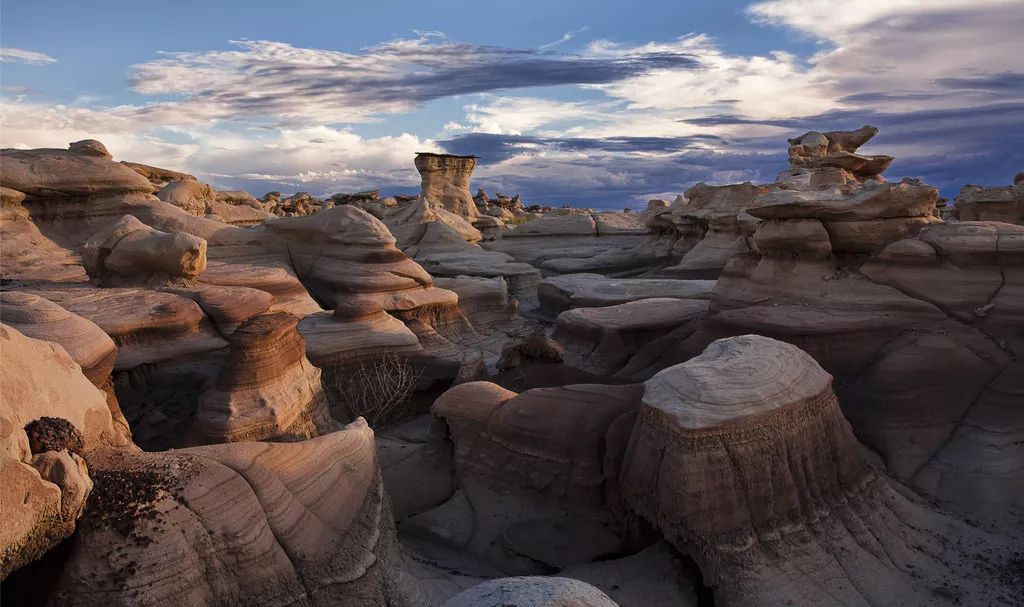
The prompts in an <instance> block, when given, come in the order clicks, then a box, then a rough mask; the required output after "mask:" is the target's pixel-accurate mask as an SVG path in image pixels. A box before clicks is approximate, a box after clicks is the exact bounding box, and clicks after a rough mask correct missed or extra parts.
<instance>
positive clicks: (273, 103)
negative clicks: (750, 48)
mask: <svg viewBox="0 0 1024 607" xmlns="http://www.w3.org/2000/svg"><path fill="white" fill-rule="evenodd" d="M235 45H236V46H238V47H240V48H239V49H238V50H230V51H208V52H201V53H173V54H170V56H169V58H167V59H162V60H159V61H153V62H149V63H144V64H142V65H138V66H136V67H135V69H134V72H133V74H132V85H133V87H134V88H135V89H136V90H138V91H140V92H144V93H159V94H175V93H176V94H181V95H184V96H185V99H184V100H183V101H178V102H174V103H175V104H176V105H177V106H186V107H187V106H194V109H195V113H197V114H200V113H201V114H204V115H209V116H210V117H213V118H239V119H240V118H246V119H249V118H253V117H254V116H261V115H262V116H276V117H303V118H309V117H314V116H315V117H318V118H320V119H322V120H324V121H325V122H331V121H332V120H338V121H346V120H353V119H358V118H360V117H362V118H366V117H368V116H373V115H379V114H386V113H394V112H401V111H407V110H409V109H411V108H414V107H415V106H417V105H419V104H421V103H424V102H427V101H432V100H435V99H441V98H445V97H451V96H455V95H466V94H473V93H485V92H489V91H498V90H505V89H519V88H529V87H542V86H557V85H570V84H577V85H593V84H608V83H611V82H616V81H619V80H623V79H626V78H631V77H635V76H637V75H640V74H643V73H646V72H648V71H650V70H655V69H697V68H699V66H700V63H699V61H698V60H697V59H696V58H695V57H694V56H692V55H689V54H686V53H677V52H664V51H658V52H645V51H635V52H629V53H622V54H617V55H613V56H600V57H594V56H581V55H568V54H559V53H556V52H553V51H545V50H540V49H516V48H504V47H497V46H484V45H473V44H461V43H454V42H449V41H447V40H437V39H432V38H421V39H417V40H399V41H395V42H391V43H387V44H383V45H378V46H374V47H370V48H368V49H365V50H364V51H363V52H362V53H359V54H350V53H341V52H337V51H327V50H319V49H302V48H296V47H293V46H291V45H289V44H285V43H281V42H269V41H248V40H245V41H238V42H235ZM179 109H180V108H179Z"/></svg>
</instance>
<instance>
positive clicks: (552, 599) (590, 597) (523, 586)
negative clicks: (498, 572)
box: [441, 576, 618, 607]
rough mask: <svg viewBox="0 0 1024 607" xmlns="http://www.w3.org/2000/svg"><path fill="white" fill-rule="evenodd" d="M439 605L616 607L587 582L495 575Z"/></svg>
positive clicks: (555, 578)
mask: <svg viewBox="0 0 1024 607" xmlns="http://www.w3.org/2000/svg"><path fill="white" fill-rule="evenodd" d="M441 607H618V603H616V602H615V601H613V600H611V599H610V598H608V595H607V594H605V593H603V592H601V591H600V590H598V589H597V588H595V587H593V586H591V585H590V584H588V583H586V582H581V581H579V580H574V579H572V578H565V577H542V576H524V577H509V578H498V579H496V580H491V581H489V582H484V583H483V584H478V585H476V586H473V587H472V588H469V589H468V590H463V591H462V592H461V593H459V594H458V595H456V596H454V597H452V598H450V599H448V600H447V601H445V602H444V603H442V605H441Z"/></svg>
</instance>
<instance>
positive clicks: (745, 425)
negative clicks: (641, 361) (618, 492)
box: [622, 335, 1014, 605]
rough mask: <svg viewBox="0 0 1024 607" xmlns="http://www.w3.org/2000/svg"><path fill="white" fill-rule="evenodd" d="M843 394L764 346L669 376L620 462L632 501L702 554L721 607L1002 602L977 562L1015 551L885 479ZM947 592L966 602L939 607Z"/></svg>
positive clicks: (952, 599)
mask: <svg viewBox="0 0 1024 607" xmlns="http://www.w3.org/2000/svg"><path fill="white" fill-rule="evenodd" d="M831 384H832V377H831V376H830V375H829V374H828V373H826V372H825V371H824V370H823V369H822V368H821V367H820V366H818V364H817V363H816V362H815V361H814V359H812V358H811V357H810V356H808V355H807V354H806V353H804V352H801V351H800V350H799V349H797V348H796V347H794V346H792V345H789V344H785V343H782V342H778V341H775V340H772V339H768V338H765V337H760V336H755V335H746V336H740V337H733V338H729V339H723V340H718V341H715V342H713V343H712V344H711V345H709V346H708V348H707V349H706V350H705V351H704V352H703V353H702V354H701V355H700V356H697V357H695V358H693V359H691V360H689V361H687V362H685V363H682V364H680V365H677V366H675V367H671V368H669V369H665V370H664V371H661V372H660V373H658V374H657V375H655V376H654V377H653V378H651V379H650V380H648V381H647V382H646V384H645V387H644V396H643V405H642V407H641V409H640V413H639V415H638V417H637V422H636V425H635V427H634V430H633V434H632V436H631V438H630V444H629V450H628V451H627V453H626V456H625V460H624V462H623V467H622V488H623V489H622V490H623V495H624V499H625V501H626V502H627V503H628V504H630V505H631V506H632V507H634V508H635V509H636V510H637V511H638V512H639V513H641V514H642V515H643V516H644V517H646V518H647V519H648V520H650V521H652V522H653V523H654V524H655V525H657V526H658V528H659V529H661V530H662V531H663V532H664V533H665V534H666V537H667V538H668V539H669V540H670V541H672V542H673V543H674V544H675V545H676V547H677V548H679V549H680V550H683V551H686V552H689V553H690V554H692V555H693V557H694V559H695V560H696V561H697V562H698V563H699V564H700V566H701V570H702V571H703V572H704V575H705V576H706V577H705V579H706V580H707V581H709V582H710V583H711V584H712V585H713V586H714V588H715V596H716V599H717V600H718V601H720V602H722V603H725V604H729V605H765V604H787V603H788V602H791V601H794V600H797V601H808V602H810V603H813V604H850V603H851V602H854V603H856V602H860V603H861V604H865V605H889V604H892V600H893V599H894V598H897V597H898V599H899V602H900V603H901V604H911V605H927V604H959V603H961V602H963V603H965V604H985V603H987V602H989V601H998V600H999V599H998V598H997V597H1000V596H1005V594H1006V593H1007V592H1008V591H1009V590H1008V588H1006V587H1005V586H1002V587H1001V580H999V579H998V578H995V579H993V578H992V577H990V576H991V575H992V574H991V573H990V572H989V573H986V570H987V567H986V566H985V565H984V564H982V563H981V562H979V561H978V560H976V559H978V556H979V555H980V554H984V553H987V554H999V555H1001V556H1000V557H996V558H1002V559H1007V558H1010V557H1009V553H1008V552H1006V551H1007V550H1013V548H1012V547H1013V546H1014V542H1013V541H1009V542H1008V541H1006V539H1005V538H1003V537H1000V536H998V535H988V534H985V533H982V532H978V531H977V530H976V529H973V528H971V527H970V526H968V525H966V524H964V523H962V522H960V521H957V520H955V519H952V518H947V517H945V516H944V515H942V514H939V513H937V512H932V511H929V510H928V507H927V506H925V505H924V504H923V502H918V501H914V500H912V499H908V498H907V497H906V496H905V495H904V494H903V493H901V492H899V491H898V490H895V489H894V488H893V487H892V486H891V485H890V484H889V481H887V480H886V479H884V478H882V477H880V476H878V474H877V473H876V472H875V471H874V470H872V469H871V468H870V467H869V466H868V464H867V462H866V461H865V460H864V458H863V455H862V451H861V449H860V446H859V445H858V443H857V440H856V439H855V438H854V436H853V433H852V431H851V429H850V426H849V424H848V423H847V422H846V420H845V419H843V416H842V414H841V412H840V410H839V406H838V402H837V400H836V397H835V395H834V393H833V392H832V387H831ZM967 538H971V539H970V540H967ZM972 555H973V556H972ZM988 558H990V557H985V560H987V559H988ZM823 578H824V579H828V580H829V582H828V584H827V585H824V586H823V585H821V583H820V582H819V580H820V579H823ZM950 578H955V579H957V580H959V582H958V584H957V587H956V592H955V593H954V594H953V595H952V596H943V595H942V594H941V593H939V594H937V592H936V591H937V589H938V588H941V587H942V586H943V585H947V584H948V582H947V581H946V580H948V579H950ZM985 578H988V579H985ZM867 580H870V583H866V582H867ZM983 580H984V581H983ZM1007 581H1008V580H1007ZM1002 583H1005V582H1002Z"/></svg>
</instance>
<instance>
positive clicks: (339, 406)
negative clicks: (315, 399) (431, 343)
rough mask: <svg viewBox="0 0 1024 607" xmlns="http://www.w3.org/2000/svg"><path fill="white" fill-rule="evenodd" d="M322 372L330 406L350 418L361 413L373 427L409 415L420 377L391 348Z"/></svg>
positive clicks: (405, 360)
mask: <svg viewBox="0 0 1024 607" xmlns="http://www.w3.org/2000/svg"><path fill="white" fill-rule="evenodd" d="M324 375H325V381H324V385H325V387H326V388H327V393H328V395H329V398H330V399H331V408H332V409H336V410H338V412H339V413H343V414H344V415H345V416H346V417H348V418H349V419H350V420H352V419H355V418H357V417H359V416H362V417H363V418H365V419H366V423H368V424H369V425H370V427H372V428H378V427H382V426H385V425H388V424H392V423H394V422H396V421H399V420H402V419H404V418H405V417H408V416H409V415H411V413H412V394H413V392H414V391H415V389H416V384H417V382H418V381H419V379H420V371H418V370H417V369H416V368H415V367H414V366H413V365H412V364H411V363H410V362H409V361H408V360H407V359H405V358H404V357H400V356H398V355H397V354H395V353H394V352H387V353H385V354H384V355H383V356H382V357H380V358H378V359H375V360H373V361H365V362H360V363H359V364H357V365H353V366H344V367H338V368H335V369H332V370H331V371H330V372H329V373H325V374H324Z"/></svg>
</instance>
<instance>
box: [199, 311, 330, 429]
mask: <svg viewBox="0 0 1024 607" xmlns="http://www.w3.org/2000/svg"><path fill="white" fill-rule="evenodd" d="M297 324H298V319H297V318H296V317H294V316H292V315H290V314H286V313H283V312H279V313H276V314H262V315H259V316H255V317H253V318H251V319H249V320H246V321H245V322H243V323H242V324H241V325H239V327H238V328H237V329H235V331H234V332H233V333H232V334H231V336H230V338H229V341H230V343H231V353H230V354H229V355H228V358H227V360H226V361H224V365H223V366H222V367H221V369H220V373H219V374H218V375H217V379H216V380H215V381H214V384H213V388H212V389H211V390H210V391H209V392H207V393H206V394H204V395H203V396H202V397H201V398H200V399H199V411H198V413H197V419H196V428H197V430H198V432H199V433H200V434H201V435H202V436H203V437H204V439H205V441H207V442H216V443H225V442H238V441H245V440H269V439H275V440H303V439H307V438H311V437H314V436H319V435H320V434H323V433H325V432H328V431H330V430H331V429H333V427H334V423H333V422H332V420H331V418H330V413H329V412H328V409H327V402H326V398H325V396H324V392H323V389H322V387H321V385H320V369H318V368H317V367H314V366H313V365H312V364H311V363H310V362H309V359H308V358H306V342H305V340H304V339H303V338H302V336H301V335H300V334H299V332H298V331H297V330H296V326H297Z"/></svg>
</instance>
